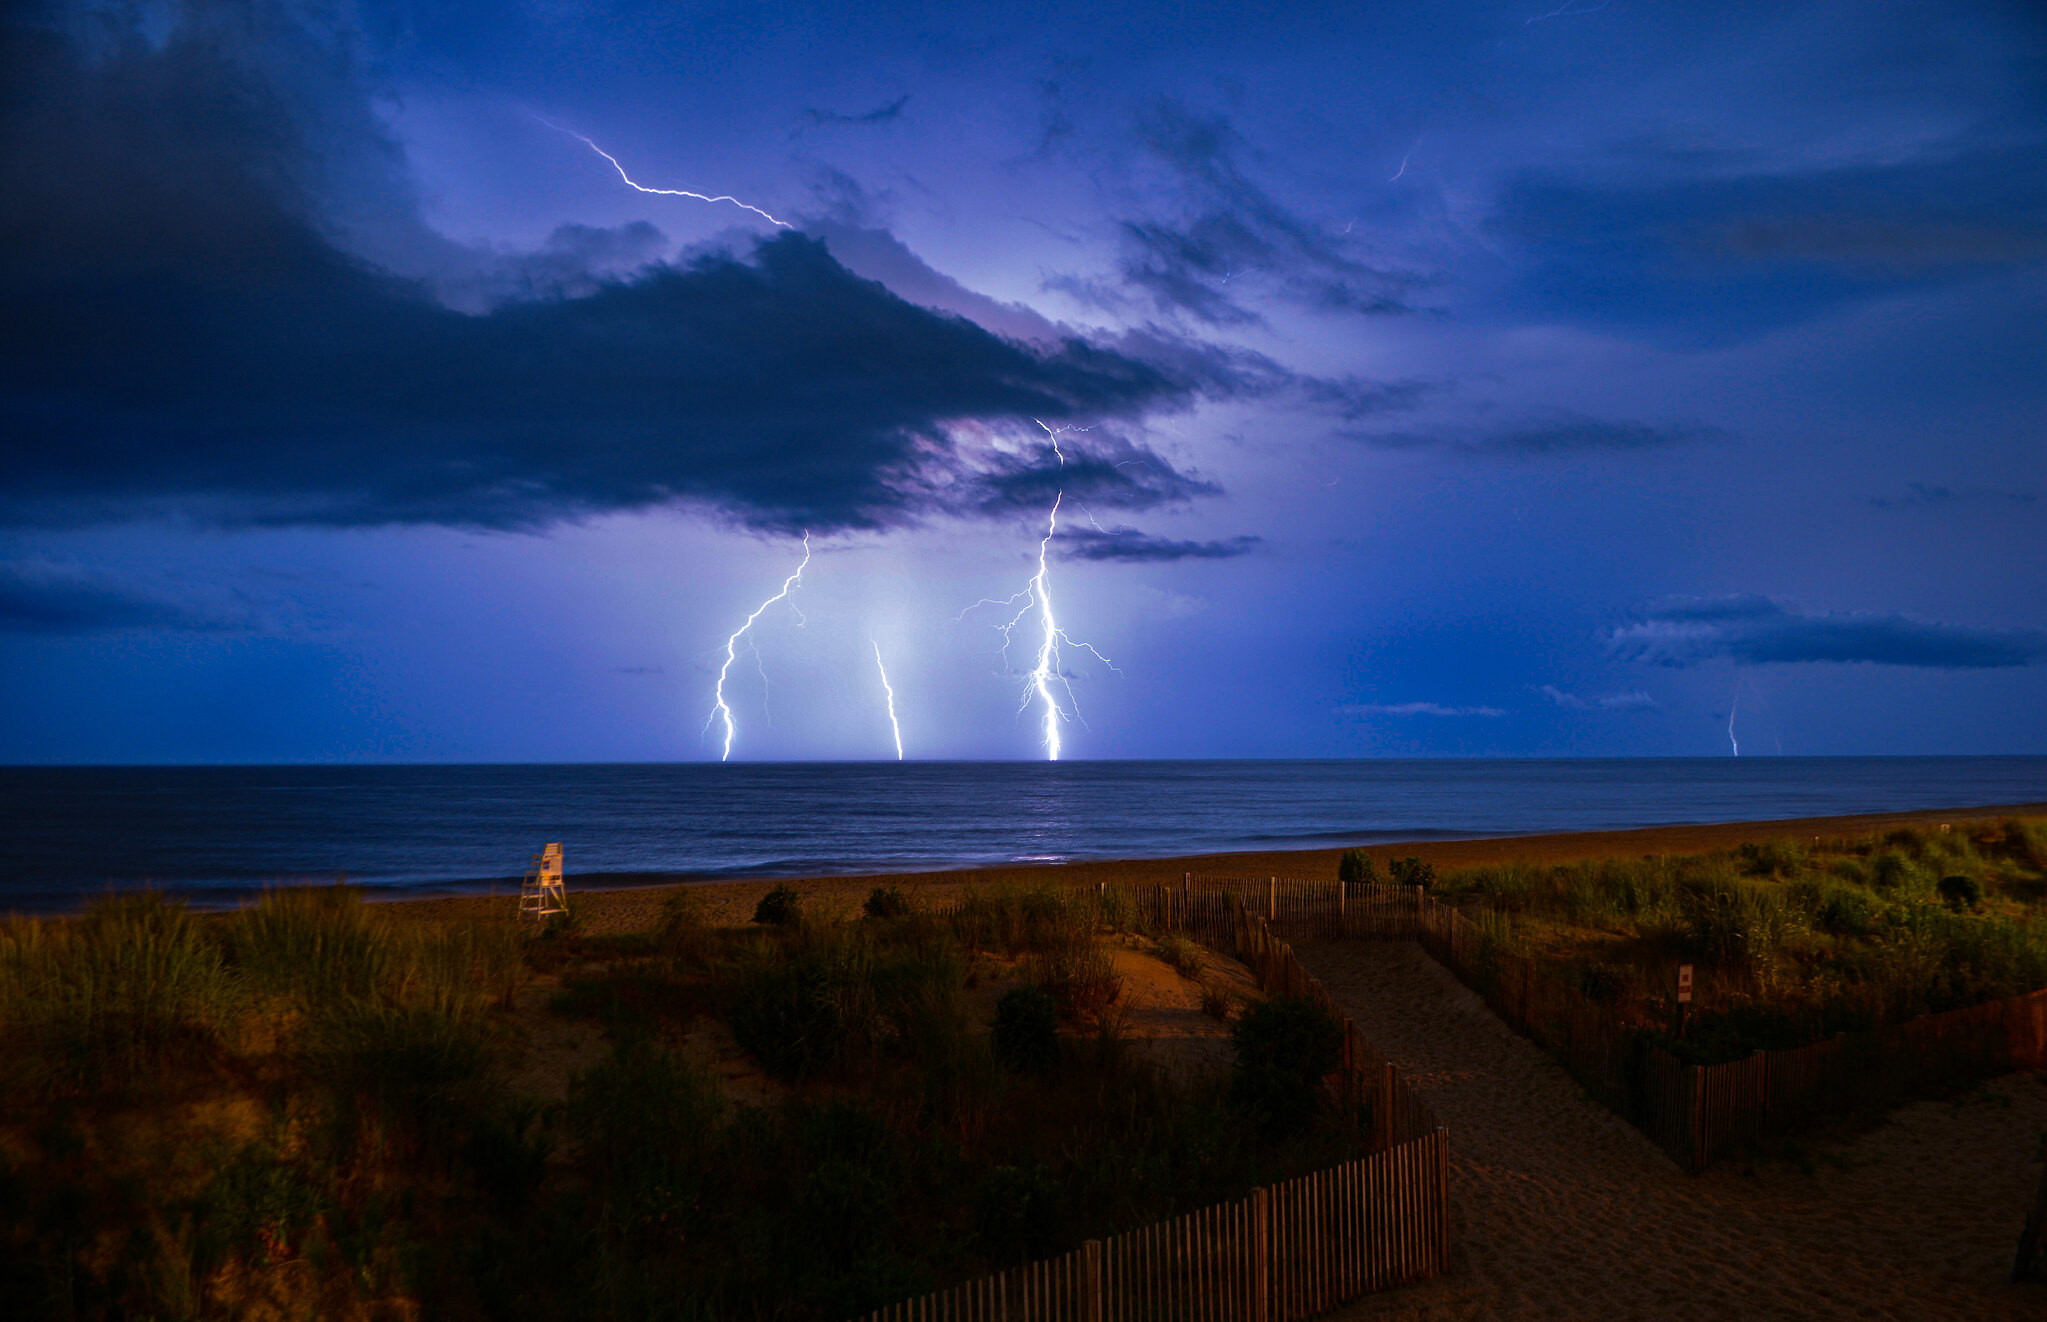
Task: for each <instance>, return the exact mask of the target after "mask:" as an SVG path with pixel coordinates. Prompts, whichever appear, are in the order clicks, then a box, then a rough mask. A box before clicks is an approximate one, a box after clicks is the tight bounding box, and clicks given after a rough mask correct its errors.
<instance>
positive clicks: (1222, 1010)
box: [1201, 982, 1236, 1023]
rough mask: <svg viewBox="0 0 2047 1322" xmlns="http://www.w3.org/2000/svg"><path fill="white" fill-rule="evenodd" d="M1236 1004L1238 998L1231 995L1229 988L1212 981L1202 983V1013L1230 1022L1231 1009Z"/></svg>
mask: <svg viewBox="0 0 2047 1322" xmlns="http://www.w3.org/2000/svg"><path fill="white" fill-rule="evenodd" d="M1235 1005H1236V998H1235V997H1233V996H1231V995H1230V993H1229V990H1228V989H1227V988H1225V987H1219V986H1217V985H1216V984H1215V983H1212V982H1204V983H1202V984H1201V1013H1203V1014H1205V1015H1207V1016H1208V1017H1209V1018H1211V1019H1220V1020H1222V1021H1223V1022H1224V1023H1228V1022H1229V1020H1230V1011H1231V1009H1232V1008H1234V1007H1235Z"/></svg>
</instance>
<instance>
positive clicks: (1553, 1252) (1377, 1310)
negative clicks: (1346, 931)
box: [1296, 942, 2047, 1319]
mask: <svg viewBox="0 0 2047 1322" xmlns="http://www.w3.org/2000/svg"><path fill="white" fill-rule="evenodd" d="M1296 950H1297V952H1298V953H1299V955H1300V957H1301V960H1302V962H1303V963H1305V964H1306V965H1307V966H1308V968H1309V969H1310V970H1312V971H1313V972H1314V973H1315V974H1316V975H1317V976H1318V977H1320V978H1321V979H1322V980H1323V983H1324V985H1326V986H1327V987H1328V989H1329V992H1330V994H1331V995H1332V996H1334V997H1335V998H1336V1000H1337V1002H1338V1004H1340V1005H1342V1006H1343V1007H1345V1009H1346V1011H1347V1012H1348V1013H1349V1014H1350V1015H1351V1016H1352V1018H1354V1019H1355V1020H1356V1021H1357V1024H1358V1028H1359V1029H1360V1031H1362V1032H1363V1033H1364V1034H1365V1036H1366V1037H1367V1038H1368V1039H1369V1040H1370V1041H1371V1042H1373V1043H1374V1044H1375V1045H1376V1046H1377V1047H1378V1048H1379V1049H1380V1050H1381V1051H1383V1052H1385V1053H1386V1054H1387V1055H1388V1056H1389V1057H1391V1058H1392V1059H1393V1061H1394V1062H1395V1063H1396V1064H1398V1065H1399V1066H1400V1067H1401V1068H1402V1069H1403V1070H1404V1071H1406V1072H1407V1074H1408V1077H1409V1078H1410V1080H1411V1081H1412V1082H1413V1084H1414V1086H1415V1088H1416V1089H1417V1091H1419V1092H1420V1094H1421V1095H1422V1096H1423V1097H1425V1098H1427V1099H1428V1101H1429V1103H1430V1104H1431V1105H1432V1106H1434V1107H1435V1108H1436V1112H1437V1114H1438V1116H1439V1117H1440V1118H1441V1120H1442V1122H1443V1123H1444V1124H1445V1125H1447V1126H1448V1127H1449V1130H1450V1151H1451V1171H1450V1197H1451V1203H1452V1220H1451V1235H1452V1260H1453V1265H1454V1270H1453V1274H1452V1275H1451V1276H1450V1277H1449V1278H1447V1279H1445V1280H1441V1281H1435V1282H1430V1283H1428V1284H1425V1285H1422V1286H1418V1287H1414V1288H1411V1289H1407V1290H1399V1291H1394V1292H1392V1293H1390V1294H1386V1295H1381V1296H1377V1297H1375V1298H1372V1299H1368V1300H1365V1301H1362V1302H1361V1303H1359V1304H1356V1305H1353V1306H1352V1307H1351V1308H1349V1309H1346V1310H1344V1311H1343V1312H1341V1313H1339V1314H1337V1316H1338V1317H1341V1318H1345V1319H1362V1318H1393V1317H1406V1318H1452V1317H1456V1318H1468V1317H1513V1318H1594V1317H1596V1318H1622V1317H1629V1318H1633V1317H1640V1318H1714V1319H1719V1318H1749V1317H1855V1318H1897V1319H1919V1318H1970V1319H1991V1318H2036V1319H2037V1318H2043V1317H2047V1286H2013V1285H2011V1284H2009V1283H2007V1281H2006V1276H2007V1274H2008V1273H2009V1271H2010V1269H2011V1255H2012V1251H2013V1248H2014V1247H2015V1245H2016V1243H2017V1238H2018V1232H2019V1228H2020V1226H2021V1225H2022V1224H2023V1222H2024V1219H2025V1212H2026V1209H2027V1208H2028V1207H2029V1206H2030V1205H2031V1203H2032V1198H2033V1193H2034V1190H2035V1188H2036V1186H2037V1184H2038V1181H2039V1178H2040V1166H2039V1164H2038V1161H2037V1156H2038V1154H2039V1151H2040V1148H2041V1144H2042V1136H2043V1135H2047V1086H2043V1080H2042V1078H2037V1077H2034V1076H2031V1075H2016V1076H2012V1077H2009V1078H2006V1079H2002V1080H1998V1081H1996V1082H1994V1083H1992V1084H1991V1085H1989V1086H1988V1087H1986V1088H1984V1089H1981V1090H1979V1091H1978V1092H1976V1093H1973V1094H1971V1095H1969V1096H1968V1097H1966V1098H1964V1099H1962V1100H1958V1101H1952V1102H1922V1103H1917V1104H1914V1105H1912V1106H1909V1107H1906V1108H1904V1109H1902V1110H1900V1111H1898V1112H1896V1113H1894V1114H1893V1116H1892V1117H1891V1119H1890V1120H1889V1122H1888V1123H1886V1124H1885V1125H1884V1126H1882V1127H1881V1128H1880V1129H1877V1130H1875V1131H1873V1132H1871V1133H1868V1134H1865V1135H1862V1136H1861V1137H1859V1138H1856V1139H1854V1140H1852V1141H1848V1142H1840V1143H1814V1144H1812V1145H1811V1151H1812V1152H1813V1162H1812V1166H1813V1171H1812V1173H1810V1174H1807V1173H1805V1172H1803V1171H1801V1170H1799V1169H1798V1168H1796V1167H1794V1166H1792V1165H1791V1164H1789V1163H1783V1162H1772V1163H1765V1164H1763V1165H1760V1166H1757V1167H1753V1168H1749V1169H1745V1170H1744V1169H1718V1170H1714V1171H1712V1172H1709V1173H1708V1174H1706V1175H1704V1176H1699V1177H1692V1176H1686V1175H1684V1174H1682V1173H1681V1172H1680V1171H1679V1170H1678V1169H1677V1167H1676V1166H1675V1165H1673V1164H1672V1163H1671V1162H1670V1161H1669V1160H1668V1159H1667V1158H1665V1157H1664V1156H1663V1155H1662V1153H1661V1152H1660V1151H1659V1150H1658V1149H1657V1148H1655V1147H1654V1146H1652V1145H1651V1144H1650V1143H1649V1141H1648V1140H1647V1139H1646V1138H1644V1137H1642V1135H1641V1134H1640V1133H1638V1132H1637V1131H1636V1130H1635V1129H1633V1128H1632V1127H1631V1126H1629V1125H1628V1124H1626V1123H1625V1122H1624V1121H1622V1120H1620V1119H1619V1118H1618V1117H1616V1116H1614V1115H1613V1113H1611V1112H1610V1111H1607V1110H1606V1109H1605V1108H1604V1107H1602V1106H1600V1105H1599V1104H1598V1103H1597V1102H1594V1101H1592V1100H1591V1099H1590V1098H1588V1097H1587V1096H1586V1095H1585V1094H1584V1092H1583V1091H1582V1090H1581V1089H1580V1088H1579V1087H1578V1086H1577V1085H1576V1084H1575V1083H1573V1082H1572V1081H1571V1079H1570V1077H1569V1076H1568V1075H1567V1074H1565V1073H1564V1071H1563V1070H1562V1069H1561V1068H1560V1067H1559V1066H1557V1065H1556V1064H1554V1063H1553V1062H1552V1061H1551V1060H1550V1059H1549V1057H1548V1056H1546V1055H1544V1054H1543V1053H1542V1052H1541V1051H1540V1050H1539V1049H1538V1048H1536V1047H1535V1046H1534V1045H1533V1044H1531V1043H1530V1042H1528V1041H1527V1040H1526V1039H1524V1038H1522V1037H1520V1036H1518V1035H1517V1034H1515V1033H1514V1032H1513V1030H1511V1029H1509V1028H1508V1027H1507V1026H1506V1025H1505V1024H1503V1023H1501V1022H1500V1020H1499V1019H1498V1018H1496V1017H1495V1016H1494V1015H1493V1014H1492V1012H1491V1011H1489V1010H1488V1009H1486V1007H1485V1004H1484V1003H1483V1002H1482V1001H1480V1000H1479V999H1478V998H1477V997H1476V996H1474V995H1473V994H1472V993H1471V992H1470V991H1469V990H1467V989H1466V988H1465V987H1464V986H1462V985H1461V984H1460V983H1458V982H1457V980H1456V979H1455V978H1453V977H1451V975H1450V974H1449V973H1448V972H1447V971H1446V970H1444V969H1443V968H1442V967H1441V966H1440V965H1438V964H1437V963H1435V961H1433V960H1431V959H1430V958H1429V957H1428V956H1427V955H1425V954H1423V953H1422V951H1421V950H1420V949H1419V948H1418V947H1416V946H1414V945H1412V944H1409V943H1394V942H1343V943H1329V944H1314V943H1308V944H1304V945H1301V946H1298V947H1296Z"/></svg>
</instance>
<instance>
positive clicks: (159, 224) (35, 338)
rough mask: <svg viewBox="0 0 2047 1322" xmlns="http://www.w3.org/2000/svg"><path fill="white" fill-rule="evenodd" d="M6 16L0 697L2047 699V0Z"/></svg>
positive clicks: (596, 735) (764, 744) (939, 749)
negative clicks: (1049, 649)
mask: <svg viewBox="0 0 2047 1322" xmlns="http://www.w3.org/2000/svg"><path fill="white" fill-rule="evenodd" d="M5 13H6V18H5V20H4V32H0V61H4V68H0V338H4V347H0V668H4V674H5V676H6V681H7V682H6V684H5V686H4V689H0V760H4V761H9V762H31V763H33V762H130V761H168V762H213V761H301V760H303V761H346V760H501V759H510V760H534V761H539V760H584V759H596V760H674V759H696V758H715V757H717V756H718V755H719V752H720V748H721V744H722V728H721V727H720V726H719V725H718V724H716V723H715V722H714V723H713V724H712V725H711V726H710V727H709V729H708V732H707V727H706V721H707V718H709V717H711V716H712V715H713V705H714V695H715V686H716V682H717V679H718V675H719V671H720V668H721V666H723V665H724V663H725V661H726V638H727V636H728V635H729V634H731V632H732V631H733V630H734V629H735V628H737V627H738V626H739V625H740V624H741V622H742V621H744V620H745V619H746V618H747V615H748V614H749V612H751V611H753V610H754V609H755V608H756V607H757V606H759V605H760V604H761V602H762V601H764V600H766V599H767V598H769V597H771V596H773V595H774V594H775V593H776V591H777V590H778V589H779V588H780V587H781V586H782V583H783V581H784V579H785V578H786V577H787V576H788V575H789V574H790V573H791V572H792V571H793V570H795V568H796V567H797V565H798V563H799V562H800V561H801V560H802V557H803V554H804V548H803V544H802V539H803V536H804V534H805V533H808V535H809V543H810V548H811V551H812V558H811V560H810V562H809V564H808V566H807V567H806V568H805V570H804V573H803V576H802V580H801V583H800V586H798V587H796V588H795V589H794V590H793V591H792V593H791V594H790V596H789V597H788V598H787V599H786V600H784V601H781V602H777V603H776V604H774V605H771V606H770V607H769V608H768V609H767V610H765V611H764V612H762V613H761V615H760V617H759V619H758V620H757V621H756V623H755V624H754V626H753V628H752V630H751V631H750V632H749V634H748V635H747V636H746V637H744V638H742V639H741V640H740V641H739V643H738V644H737V646H736V647H735V648H734V661H733V663H732V664H731V666H730V667H729V674H728V677H727V679H726V684H725V692H726V696H727V699H728V702H729V705H730V710H731V712H732V715H733V719H734V723H735V731H736V732H735V737H734V742H733V749H732V756H733V757H734V758H776V759H809V758H877V757H893V756H894V747H893V743H892V741H891V738H890V733H889V727H888V717H887V710H886V706H885V698H884V694H883V690H882V686H881V682H880V674H879V672H878V670H877V667H876V663H875V650H876V649H877V648H878V649H879V651H880V654H881V655H882V657H883V658H884V659H885V662H886V665H887V668H888V674H889V678H890V680H891V681H892V684H893V688H894V691H895V695H896V702H897V708H898V712H899V715H900V721H901V730H902V739H903V744H904V748H905V752H906V753H907V754H908V755H909V756H911V757H948V758H1027V757H1038V756H1043V755H1044V749H1043V747H1042V739H1043V733H1044V731H1043V707H1042V705H1039V704H1038V703H1037V701H1036V698H1035V695H1034V693H1033V692H1032V690H1031V688H1030V679H1029V672H1030V671H1031V669H1032V667H1033V665H1034V664H1035V663H1036V662H1037V659H1038V652H1039V639H1040V637H1041V630H1040V625H1039V617H1038V615H1037V613H1036V612H1034V611H1032V610H1028V609H1025V608H1026V607H1028V606H1029V605H1030V601H1029V600H1028V599H1027V598H1026V597H1024V596H1012V594H1018V593H1020V592H1023V591H1025V590H1026V589H1027V587H1028V585H1029V583H1030V581H1031V579H1032V576H1033V574H1034V573H1035V572H1036V571H1037V568H1038V554H1039V545H1040V539H1041V538H1042V537H1043V536H1044V534H1045V531H1046V527H1047V518H1048V515H1049V514H1050V512H1051V508H1052V503H1053V501H1054V499H1057V500H1058V501H1059V528H1058V535H1057V536H1055V537H1054V538H1053V539H1052V540H1051V542H1050V543H1049V548H1048V554H1047V562H1046V563H1047V577H1048V581H1049V585H1050V596H1051V601H1052V603H1053V606H1054V608H1055V610H1056V615H1057V620H1058V623H1059V624H1060V625H1061V626H1063V628H1064V629H1065V630H1066V632H1067V633H1068V634H1069V635H1070V636H1071V638H1073V639H1075V640H1081V641H1085V642H1086V643H1089V644H1092V648H1093V650H1088V649H1082V648H1080V647H1078V646H1077V645H1068V646H1066V647H1065V648H1063V649H1062V652H1061V655H1060V656H1059V658H1058V659H1057V661H1056V663H1054V664H1053V665H1052V666H1050V667H1048V668H1049V669H1053V670H1056V672H1057V673H1056V674H1055V675H1054V678H1053V683H1052V685H1051V688H1052V692H1053V693H1054V695H1055V697H1056V698H1057V700H1058V701H1059V702H1060V703H1062V704H1064V705H1067V706H1068V707H1069V708H1077V716H1078V717H1080V718H1084V721H1083V720H1082V719H1075V720H1073V721H1071V722H1069V723H1066V724H1064V725H1062V726H1061V729H1060V737H1061V739H1062V741H1063V744H1064V756H1067V757H1080V758H1119V757H1285V756H1380V755H1398V756H1409V755H1434V754H1443V755H1493V754H1500V755H1550V754H1556V755H1699V754H1714V753H1727V752H1731V751H1732V747H1731V743H1730V738H1729V727H1730V718H1731V720H1732V727H1733V733H1734V737H1735V738H1736V739H1738V740H1739V741H1740V746H1741V752H1742V753H1744V754H1754V753H1765V754H1774V753H1779V752H1781V753H1786V754H1834V753H1839V754H1851V753H1998V752H2014V753H2016V752H2030V753H2039V752H2043V751H2047V593H2043V590H2042V589H2043V587H2047V444H2043V442H2047V16H2043V11H2042V10H2041V8H2040V7H2039V6H2038V5H2037V4H2028V3H2020V4H2010V5H1997V4H1970V3H1949V4H1941V5H1918V4H1895V3H1870V2H1869V0H1854V2H1850V3H1835V4H1821V3H1800V2H1797V0H1789V2H1776V3H1767V4H1743V3H1731V4H1728V3H1723V4H1716V5H1686V6H1677V5H1659V4H1649V3H1643V2H1641V0H1632V2H1630V0H1610V2H1609V3H1605V4H1594V3H1576V4H1566V5H1563V6H1561V7H1558V6H1556V5H1555V4H1554V0H1538V2H1537V3H1529V4H1504V3H1482V4H1479V3H1474V4H1460V3H1441V4H1428V5H1401V6H1391V5H1385V6H1381V5H1363V6H1342V7H1328V8H1327V9H1319V8H1316V7H1300V6H1282V5H1257V4H1234V5H1233V4H1221V3H1217V4H1175V5H1157V6H1144V5H1121V6H1105V5H1101V4H1086V5H1018V4H1013V3H1012V4H1004V5H1000V6H992V5H991V6H986V7H976V6H970V5H959V4H948V5H943V6H936V5H934V6H907V5H905V6H877V5H872V4H861V5H857V6H846V7H844V8H843V9H837V10H834V9H831V8H828V7H823V6H786V5H776V6H766V5H754V4H739V3H731V4H705V5H689V6H679V5H673V4H637V3H619V4H612V5H605V6H600V5H557V4H538V3H527V2H525V0H505V2H500V3H493V4H488V5H474V6H468V5H463V4H458V3H441V4H435V5H419V6H408V5H394V4H377V3H364V4H359V5H346V4H344V5H340V6H334V5H328V4H317V5H314V4H307V5H294V4H288V3H280V4H266V3H262V0H248V2H246V3H241V4H215V3H205V2H203V0H202V2H199V3H190V4H161V5H155V4H146V3H137V4H106V5H99V6H89V5H61V4H57V5H42V4H32V3H29V4H20V3H10V4H7V5H6V6H5ZM592 144H594V147H593V145H592ZM596 148H601V149H602V151H603V152H605V153H609V154H610V155H611V156H612V157H614V158H616V161H617V162H618V168H617V169H614V167H613V166H612V164H610V163H609V162H608V161H607V160H606V159H605V157H604V156H603V155H601V154H600V153H599V151H598V150H596ZM621 171H622V172H623V174H624V175H629V176H630V177H631V179H632V180H634V181H637V182H638V183H639V184H640V185H643V186H645V187H648V188H658V189H681V190H690V191H692V192H695V193H699V194H703V195H706V196H708V197H719V196H723V195H729V196H730V197H732V198H735V199H737V202H733V201H705V200H699V199H697V198H691V197H687V196H680V195H669V194H656V193H648V192H642V191H638V190H636V189H635V188H634V187H632V186H631V185H629V184H628V182H627V181H626V179H625V178H624V177H622V174H621ZM739 203H744V204H745V206H741V205H739ZM748 208H757V209H758V211H756V210H752V209H748ZM761 213H766V215H763V214H761ZM769 216H772V217H773V218H775V220H776V221H779V222H782V223H780V224H777V223H772V222H771V221H770V220H769V219H768V218H767V217H769ZM1053 430H1057V431H1058V432H1059V436H1058V441H1059V451H1058V453H1056V454H1055V452H1054V449H1053V446H1052V445H1051V444H1050V443H1049V439H1050V437H1049V432H1050V431H1053ZM1062 460H1063V462H1062ZM990 600H992V601H995V602H1009V603H1012V604H1009V605H1006V606H1004V605H987V604H981V605H978V606H977V605H976V603H981V602H984V601H990ZM1019 610H1022V611H1023V618H1022V619H1021V620H1020V621H1019V623H1018V624H1017V625H1016V627H1015V630H1014V631H1013V633H1012V636H1011V642H1010V647H1009V650H1008V652H1007V654H1006V655H1005V654H1004V652H1003V651H1002V645H1003V637H1002V634H1001V633H1000V632H999V631H998V629H997V627H996V626H998V625H1000V624H1002V623H1004V622H1005V621H1006V620H1008V619H1009V618H1010V616H1012V615H1014V614H1016V613H1017V612H1018V611H1019ZM1102 657H1106V658H1108V659H1109V660H1111V661H1113V662H1114V666H1113V667H1111V666H1110V665H1108V664H1105V663H1104V661H1103V660H1101V659H1100V658H1102ZM1026 699H1030V702H1029V704H1027V708H1026V709H1025V710H1022V711H1020V710H1019V705H1020V703H1025V701H1026Z"/></svg>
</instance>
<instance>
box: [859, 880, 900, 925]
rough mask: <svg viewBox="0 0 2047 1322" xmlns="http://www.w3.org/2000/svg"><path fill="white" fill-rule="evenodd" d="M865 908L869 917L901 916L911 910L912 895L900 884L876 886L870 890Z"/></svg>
mask: <svg viewBox="0 0 2047 1322" xmlns="http://www.w3.org/2000/svg"><path fill="white" fill-rule="evenodd" d="M863 908H864V910H865V912H866V914H867V916H868V917H869V918H901V917H902V916H903V915H904V914H906V913H908V912H910V897H909V896H907V895H905V894H903V891H902V887H900V886H876V887H875V888H874V889H873V890H871V891H869V892H868V894H867V903H866V905H865V906H863Z"/></svg>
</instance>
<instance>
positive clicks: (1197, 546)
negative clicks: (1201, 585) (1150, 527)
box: [1058, 527, 1260, 564]
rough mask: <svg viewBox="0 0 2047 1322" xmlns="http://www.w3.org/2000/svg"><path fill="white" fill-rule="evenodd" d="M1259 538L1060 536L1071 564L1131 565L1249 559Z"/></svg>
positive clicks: (1130, 531) (1078, 532) (1070, 531)
mask: <svg viewBox="0 0 2047 1322" xmlns="http://www.w3.org/2000/svg"><path fill="white" fill-rule="evenodd" d="M1259 541H1260V539H1259V538H1257V537H1231V538H1228V539H1226V540H1222V541H1208V542H1200V541H1175V540H1174V539H1172V538H1170V537H1153V536H1152V535H1150V534H1149V533H1144V532H1140V531H1138V530H1137V529H1135V528H1128V527H1120V528H1113V529H1109V530H1107V531H1104V530H1102V529H1099V528H1065V529H1062V530H1061V531H1060V533H1059V538H1058V544H1059V554H1060V555H1061V556H1063V557H1065V558H1066V559H1068V560H1113V561H1121V562H1125V563H1131V564H1156V563H1161V562H1167V561H1173V560H1228V559H1232V558H1234V557H1236V556H1240V555H1248V554H1249V553H1250V552H1252V551H1253V550H1256V549H1257V547H1258V544H1259Z"/></svg>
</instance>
